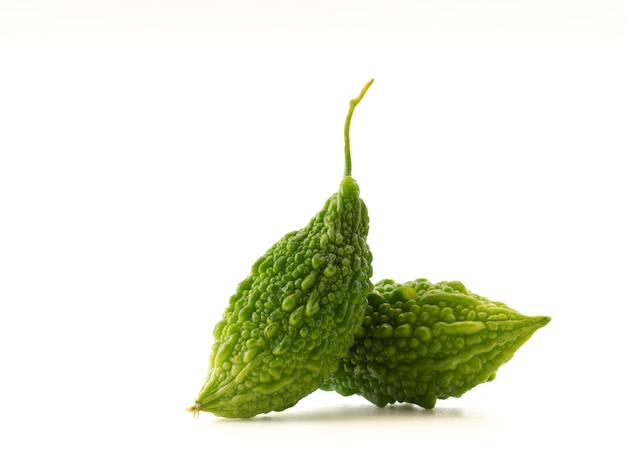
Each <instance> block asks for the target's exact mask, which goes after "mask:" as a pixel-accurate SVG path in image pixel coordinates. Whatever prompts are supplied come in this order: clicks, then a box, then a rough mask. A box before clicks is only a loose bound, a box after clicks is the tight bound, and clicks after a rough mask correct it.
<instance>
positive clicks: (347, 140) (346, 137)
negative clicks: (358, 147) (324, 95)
mask: <svg viewBox="0 0 626 470" xmlns="http://www.w3.org/2000/svg"><path fill="white" fill-rule="evenodd" d="M373 82H374V79H373V78H372V79H371V80H370V81H369V82H367V83H366V84H365V86H364V87H363V90H361V93H360V94H359V96H357V97H356V98H354V99H352V100H350V109H348V116H347V117H346V125H345V126H344V128H343V138H344V141H345V143H346V146H345V150H346V160H345V169H344V172H343V176H344V178H345V177H346V176H351V175H352V156H351V155H350V121H352V113H353V112H354V108H356V105H357V104H359V102H360V101H361V100H362V99H363V97H364V96H365V93H366V92H367V89H368V88H369V87H370V85H371V84H372V83H373Z"/></svg>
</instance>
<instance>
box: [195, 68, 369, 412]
mask: <svg viewBox="0 0 626 470" xmlns="http://www.w3.org/2000/svg"><path fill="white" fill-rule="evenodd" d="M372 82H373V80H371V81H369V82H368V83H367V84H366V86H365V88H364V89H363V91H362V92H361V94H360V95H359V96H358V97H357V98H355V99H353V100H351V101H350V107H349V110H348V116H347V118H346V124H345V128H344V138H345V172H344V178H343V180H342V181H341V183H340V185H339V190H338V192H337V193H335V194H333V195H332V196H331V197H330V198H329V199H328V200H327V201H326V203H325V204H324V206H323V208H322V209H321V211H320V212H319V213H318V214H317V215H316V216H315V217H313V218H312V219H311V220H310V222H309V223H308V225H307V226H306V227H304V228H302V229H300V230H297V231H294V232H291V233H288V234H287V235H285V236H284V237H283V238H282V239H280V240H279V241H278V242H277V243H276V244H274V245H273V246H272V247H271V248H270V249H269V250H268V251H267V252H266V253H265V254H264V255H263V256H261V258H259V259H258V261H257V262H256V263H254V265H253V266H252V270H251V273H250V275H249V276H248V277H247V278H246V279H245V280H243V282H241V283H240V284H239V286H238V288H237V290H236V293H235V294H234V295H233V296H232V297H231V298H230V303H229V305H228V307H227V308H226V310H225V311H224V314H223V317H222V319H221V321H219V322H218V323H217V325H216V326H215V329H214V332H213V336H214V343H213V346H212V349H211V354H210V358H209V371H208V374H207V376H206V379H205V381H204V384H203V385H202V388H201V390H200V393H199V395H198V397H197V398H196V400H195V404H194V405H193V406H192V407H190V408H188V411H190V412H193V413H194V414H196V415H197V414H198V413H199V412H200V411H207V412H211V413H213V414H215V415H218V416H223V417H228V418H248V417H252V416H254V415H257V414H261V413H267V412H270V411H281V410H284V409H286V408H289V407H291V406H293V405H295V404H296V403H297V402H298V401H299V400H300V399H301V398H303V397H305V396H306V395H308V394H310V393H312V392H313V391H315V390H317V389H318V388H319V386H320V385H321V383H322V381H323V380H325V379H328V377H329V375H330V373H331V372H332V371H333V370H335V369H336V368H337V364H338V360H339V359H340V358H341V357H343V356H345V355H346V354H347V352H348V349H349V348H350V346H351V345H352V343H353V340H354V331H355V330H356V329H357V328H358V327H359V326H360V325H361V323H362V321H363V315H364V310H365V305H366V295H367V293H369V292H370V291H371V289H372V287H373V286H372V283H371V281H370V278H371V276H372V255H371V252H370V249H369V246H368V245H367V234H368V230H369V217H368V212H367V207H366V206H365V203H364V202H363V201H362V200H361V198H360V192H359V186H358V185H357V183H356V181H355V180H354V178H353V177H352V176H351V155H350V140H349V129H350V122H351V119H352V113H353V111H354V108H355V107H356V105H357V104H358V103H359V102H360V101H361V99H362V98H363V96H364V94H365V92H366V91H367V89H368V88H369V86H370V85H371V83H372Z"/></svg>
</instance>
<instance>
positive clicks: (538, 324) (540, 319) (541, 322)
mask: <svg viewBox="0 0 626 470" xmlns="http://www.w3.org/2000/svg"><path fill="white" fill-rule="evenodd" d="M531 318H532V319H533V320H534V326H535V330H538V329H539V328H543V327H544V326H546V325H547V324H548V323H550V322H551V321H552V317H546V316H537V317H531Z"/></svg>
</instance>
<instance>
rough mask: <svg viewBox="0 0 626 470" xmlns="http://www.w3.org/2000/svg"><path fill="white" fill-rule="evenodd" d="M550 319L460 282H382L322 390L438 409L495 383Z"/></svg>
mask: <svg viewBox="0 0 626 470" xmlns="http://www.w3.org/2000/svg"><path fill="white" fill-rule="evenodd" d="M549 321H550V318H549V317H541V316H537V317H528V316H524V315H522V314H520V313H519V312H517V311H515V310H513V309H511V308H509V307H508V306H506V305H505V304H503V303H501V302H494V301H490V300H488V299H486V298H484V297H481V296H479V295H476V294H473V293H471V292H469V291H468V290H467V289H466V288H465V286H464V285H463V284H461V283H460V282H458V281H452V282H440V283H437V284H431V283H430V282H428V281H427V280H426V279H417V280H415V281H410V282H406V283H404V284H398V283H395V282H394V281H392V280H388V279H387V280H383V281H380V282H378V283H377V284H375V286H374V290H373V291H372V292H371V293H370V294H369V295H368V306H367V308H366V311H365V318H364V320H363V325H362V327H361V328H360V329H359V330H358V332H357V333H356V335H355V336H356V339H355V342H354V345H353V346H352V348H351V349H350V352H349V354H348V355H347V356H346V357H345V358H343V359H342V360H341V362H340V367H339V368H338V369H337V371H335V372H334V373H333V374H332V375H331V378H330V380H328V381H326V382H325V383H324V384H323V386H322V388H323V389H325V390H335V391H337V392H339V393H341V394H342V395H345V396H348V395H354V394H357V395H361V396H363V397H365V398H366V399H368V400H369V401H370V402H372V403H374V404H375V405H378V406H381V407H382V406H385V405H387V404H392V403H395V402H408V403H414V404H417V405H420V406H422V407H424V408H433V407H434V406H435V403H436V401H437V399H445V398H448V397H460V396H461V395H463V394H464V393H465V392H467V391H468V390H470V389H471V388H473V387H475V386H476V385H479V384H481V383H483V382H486V381H490V380H493V379H494V378H495V374H496V370H497V369H498V368H499V367H500V366H501V365H502V364H504V363H505V362H507V361H508V360H510V359H511V358H512V357H513V354H514V353H515V352H516V351H517V350H518V348H519V347H520V346H521V345H522V344H523V343H524V342H525V341H527V340H528V339H529V338H530V337H531V336H532V334H533V333H534V332H535V331H536V330H537V329H539V328H541V327H542V326H544V325H546V324H547V323H548V322H549Z"/></svg>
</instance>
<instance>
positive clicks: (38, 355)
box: [0, 0, 626, 469]
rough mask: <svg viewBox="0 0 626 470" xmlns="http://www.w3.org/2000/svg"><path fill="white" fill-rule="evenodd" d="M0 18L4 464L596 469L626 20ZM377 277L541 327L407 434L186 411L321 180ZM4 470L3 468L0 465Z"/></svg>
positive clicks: (615, 417)
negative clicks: (446, 289)
mask: <svg viewBox="0 0 626 470" xmlns="http://www.w3.org/2000/svg"><path fill="white" fill-rule="evenodd" d="M361 3H362V2H350V1H342V2H298V3H293V4H292V3H287V2H275V1H271V2H254V3H253V2H217V1H208V2H205V3H203V4H200V3H199V2H191V1H188V0H183V1H178V2H174V1H170V0H164V1H161V2H156V3H154V4H153V3H148V2H140V1H136V2H121V1H120V2H116V1H113V2H99V1H94V2H72V1H69V0H65V1H59V2H53V3H45V4H44V2H37V1H23V2H11V1H6V2H2V3H1V4H0V63H1V64H2V65H1V73H0V223H1V225H0V315H1V325H0V357H2V361H1V362H0V369H1V377H2V387H0V413H1V416H0V431H1V434H0V438H1V439H2V448H3V451H2V452H1V453H0V466H1V467H2V468H11V469H16V468H34V465H39V466H42V465H46V466H50V464H51V463H53V462H54V463H59V465H63V466H64V468H99V467H101V468H105V467H106V468H111V467H115V468H144V467H149V466H159V467H163V468H208V467H215V466H216V465H217V464H216V461H217V460H218V459H220V458H222V457H224V456H227V457H228V458H229V459H232V461H233V462H235V463H241V464H242V467H243V465H256V466H261V467H262V468H264V467H265V466H267V465H270V464H275V465H276V466H275V467H274V468H281V467H287V466H289V467H292V466H294V465H296V464H298V465H299V464H303V465H307V464H310V466H313V465H317V466H322V465H325V466H334V465H337V466H338V465H341V466H345V467H350V468H352V466H354V467H355V468H358V467H361V468H380V467H381V466H382V465H387V466H389V467H390V468H391V467H394V466H398V467H399V466H403V467H406V466H407V465H413V466H415V467H418V466H425V465H428V466H429V467H432V466H433V465H439V466H440V468H448V467H452V466H465V467H468V468H481V469H484V468H503V467H505V466H506V467H509V468H528V467H531V466H536V467H538V468H543V467H546V468H547V467H556V466H559V467H560V466H567V465H571V464H582V465H583V466H584V467H591V466H593V468H603V469H605V468H607V469H610V468H623V467H624V464H625V460H624V457H623V455H622V453H621V448H620V444H621V442H620V441H619V439H618V438H619V429H620V426H621V425H622V424H623V423H624V419H625V416H624V411H623V406H622V404H621V402H620V400H621V390H622V387H621V371H622V369H623V364H622V362H623V361H622V358H623V356H624V353H623V346H622V339H623V338H622V337H623V331H624V328H625V327H626V324H625V321H624V318H625V315H626V311H625V307H624V303H623V301H622V299H621V297H622V293H623V291H624V285H625V281H626V279H624V274H623V272H624V271H623V266H624V263H625V262H626V256H625V249H624V240H625V239H626V232H625V230H624V224H623V218H624V216H623V215H624V201H625V200H626V190H625V189H624V172H623V169H622V166H623V164H622V163H623V162H622V161H623V159H624V157H625V156H626V140H625V139H624V129H626V114H625V113H624V110H625V109H626V88H625V87H624V85H623V84H624V83H626V62H625V61H624V60H623V57H624V56H625V53H626V32H625V30H624V28H623V24H624V21H626V7H624V6H622V5H621V4H620V3H618V2H591V1H578V2H560V1H555V0H549V1H544V2H507V3H506V4H500V3H499V2H490V1H479V2H473V3H472V6H470V5H469V4H466V3H465V2H460V1H447V2H400V1H397V2H382V1H372V2H366V3H365V4H361ZM370 78H375V80H376V81H375V83H374V84H373V85H372V88H371V89H370V91H369V92H368V94H367V96H366V97H365V99H364V100H363V102H362V103H361V104H360V105H359V107H358V108H357V110H356V111H355V114H354V119H353V122H352V133H351V136H352V141H351V144H352V155H353V175H354V177H355V178H356V179H357V181H358V182H359V184H360V186H361V194H362V197H363V199H364V200H365V202H366V203H367V205H368V207H369V212H370V218H371V229H370V236H369V242H370V246H371V248H372V251H373V254H374V271H375V276H374V277H375V280H379V279H381V278H384V277H391V278H395V279H396V280H398V281H404V280H408V279H411V278H416V277H426V278H428V279H429V280H431V281H433V282H435V281H441V280H452V279H458V280H461V281H462V282H464V283H465V285H466V286H467V288H468V289H470V290H472V291H474V292H476V293H479V294H481V295H484V296H486V297H489V298H492V299H494V300H501V301H504V302H506V303H507V304H509V305H510V306H511V307H513V308H515V309H517V310H519V311H520V312H522V313H525V314H528V315H549V316H551V317H552V322H551V323H550V324H549V325H548V326H547V327H545V328H543V329H541V330H539V331H538V332H537V333H536V334H535V336H534V337H533V338H531V339H530V340H529V341H528V343H526V344H525V345H524V346H523V347H522V348H521V349H520V351H519V352H518V354H517V355H516V356H515V357H514V358H513V360H512V361H511V362H510V363H508V364H506V365H505V366H503V367H502V368H501V370H500V372H499V374H498V377H497V378H496V380H495V381H494V382H492V383H489V384H484V385H481V386H479V387H477V388H476V389H474V390H472V391H470V392H468V393H467V394H466V395H465V396H463V397H462V398H460V399H455V400H453V399H450V400H446V401H443V402H440V403H439V404H438V406H437V407H436V408H435V410H432V411H425V410H422V409H420V408H417V407H411V406H394V407H389V408H385V409H378V408H376V407H374V406H373V405H370V404H369V403H367V402H366V401H365V400H363V399H360V398H358V397H351V398H344V397H340V396H338V395H335V394H332V393H326V392H316V393H315V394H313V395H311V396H309V397H307V398H306V399H304V400H303V401H302V402H300V403H299V404H298V405H297V406H295V407H294V408H292V409H290V410H287V411H285V412H282V413H272V414H269V415H267V416H265V417H257V418H254V419H252V420H247V421H241V420H232V421H231V420H224V419H219V418H215V417H212V416H211V415H206V414H203V415H201V416H200V417H199V419H197V420H194V419H193V418H192V417H191V415H189V414H188V413H186V412H185V411H184V409H185V407H187V406H190V405H191V404H192V402H193V399H194V397H195V393H197V390H198V388H199V386H200V384H201V382H202V379H203V375H204V373H205V367H206V360H207V357H208V352H209V349H210V345H211V340H212V339H211V331H212V328H213V325H214V324H215V322H217V321H218V320H219V318H220V316H221V312H222V311H223V309H224V307H225V306H226V303H227V301H228V298H229V296H230V295H231V294H232V293H233V292H234V290H235V287H236V285H237V283H238V282H239V281H240V280H242V279H243V278H244V277H245V276H246V275H247V273H248V270H249V268H250V266H251V264H252V263H253V261H254V260H256V258H257V257H258V256H260V255H261V254H262V253H263V252H264V251H265V250H266V249H267V248H268V247H269V246H270V245H271V244H272V243H274V242H275V241H276V240H277V239H278V238H279V237H281V236H282V235H283V234H284V233H286V232H288V231H290V230H293V229H297V228H299V227H301V226H303V225H305V224H306V223H307V222H308V220H309V219H310V218H311V217H312V216H313V215H314V214H315V213H316V212H317V211H318V210H319V209H320V208H321V207H322V204H323V202H324V200H325V199H326V198H327V197H328V196H329V195H330V194H331V193H332V192H334V191H335V190H336V188H337V185H338V183H339V180H340V178H341V175H342V171H343V121H344V118H345V113H346V112H347V107H348V101H349V99H350V98H352V97H354V96H356V94H358V92H359V91H360V89H361V87H362V86H363V84H364V83H365V82H366V81H367V80H368V79H370ZM5 461H6V463H5Z"/></svg>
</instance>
